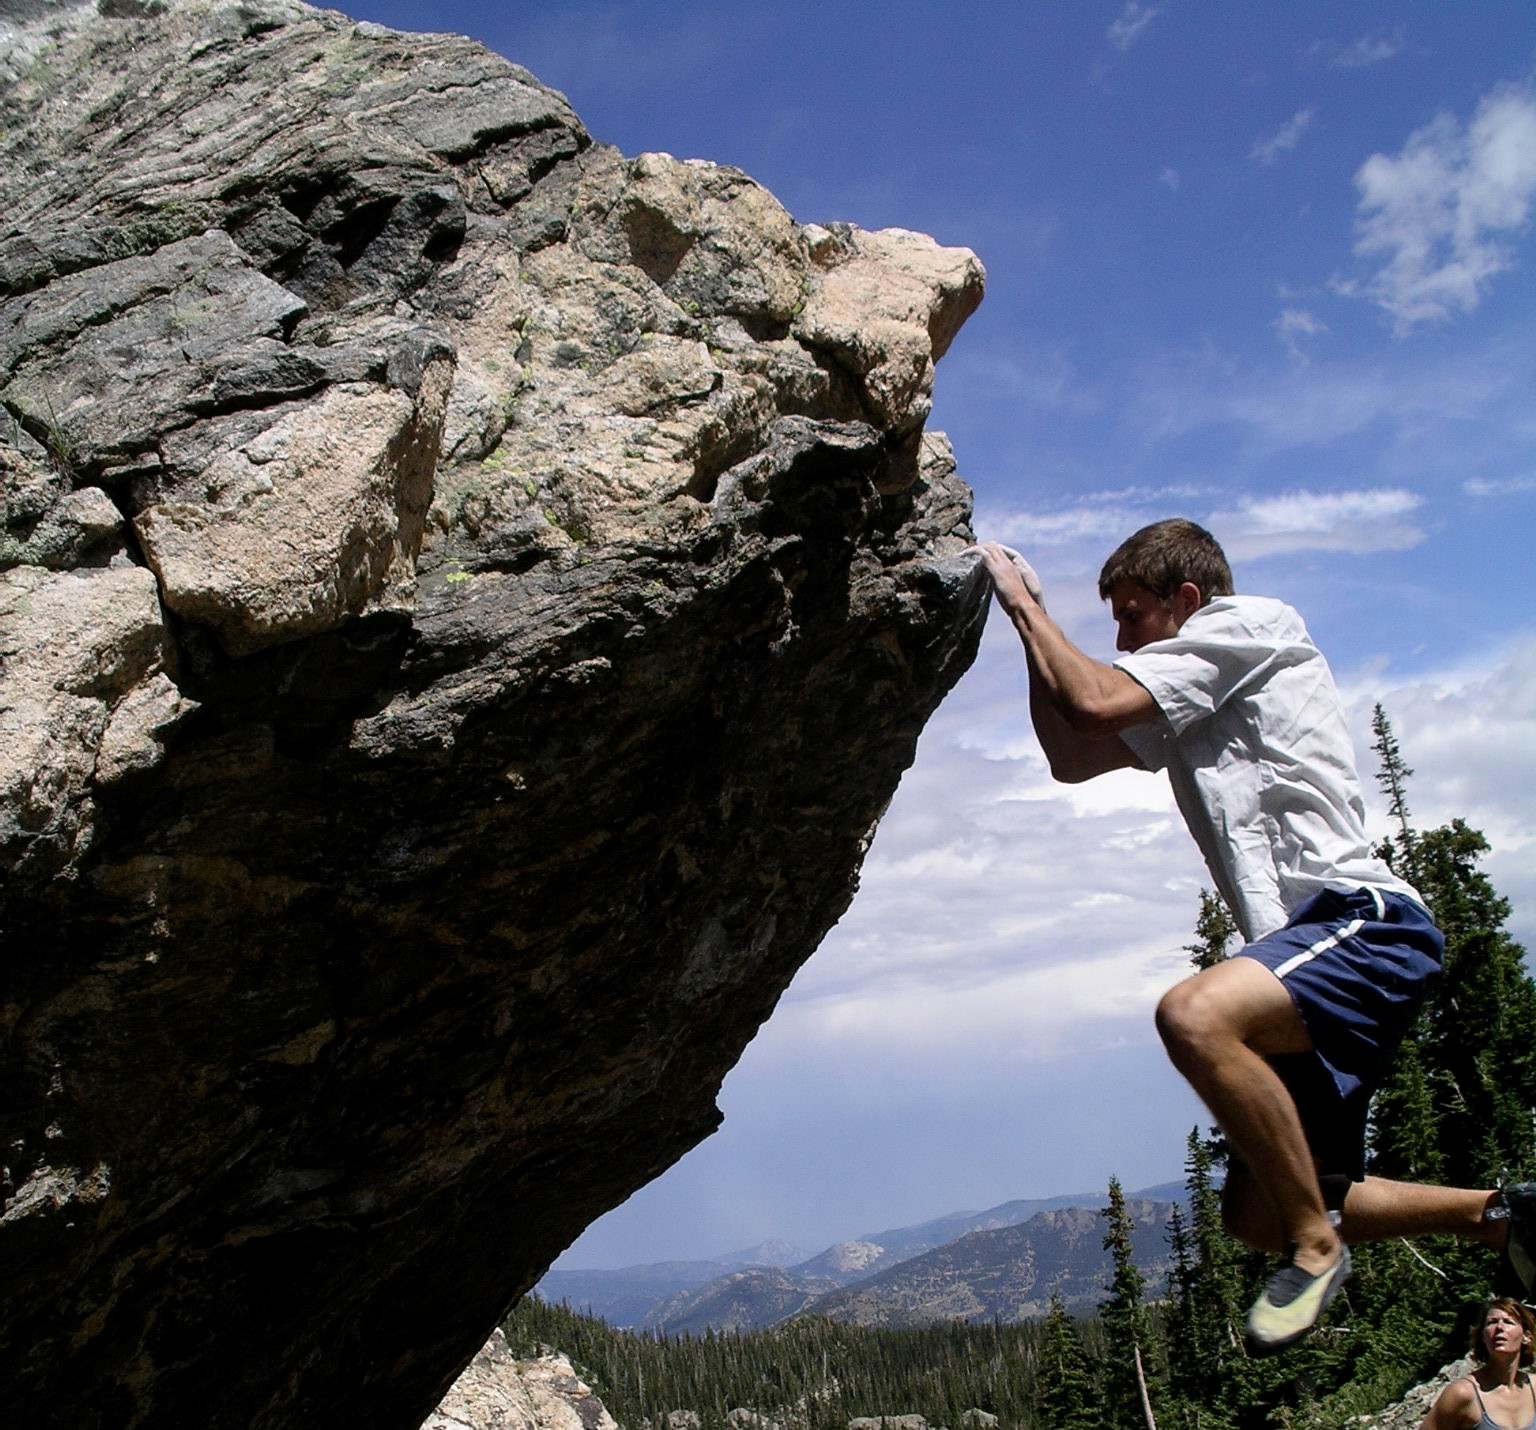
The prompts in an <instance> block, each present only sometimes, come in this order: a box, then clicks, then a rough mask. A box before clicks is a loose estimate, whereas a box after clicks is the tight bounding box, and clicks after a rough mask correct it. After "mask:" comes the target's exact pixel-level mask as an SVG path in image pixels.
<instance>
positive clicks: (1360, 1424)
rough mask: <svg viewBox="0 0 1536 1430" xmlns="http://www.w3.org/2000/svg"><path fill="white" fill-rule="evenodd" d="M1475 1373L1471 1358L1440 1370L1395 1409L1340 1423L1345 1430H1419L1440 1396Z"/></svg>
mask: <svg viewBox="0 0 1536 1430" xmlns="http://www.w3.org/2000/svg"><path fill="white" fill-rule="evenodd" d="M1475 1369H1476V1362H1475V1361H1473V1359H1472V1357H1471V1356H1463V1357H1462V1358H1461V1359H1460V1360H1458V1361H1452V1362H1451V1363H1450V1364H1449V1365H1446V1366H1441V1367H1440V1372H1439V1374H1438V1375H1436V1376H1435V1377H1434V1379H1433V1380H1426V1381H1425V1382H1424V1383H1423V1384H1422V1385H1416V1386H1414V1388H1413V1389H1412V1390H1410V1391H1409V1392H1408V1393H1407V1395H1405V1396H1404V1397H1403V1398H1402V1400H1400V1401H1399V1402H1398V1403H1397V1404H1396V1405H1393V1406H1391V1407H1389V1408H1388V1409H1386V1410H1380V1411H1377V1413H1376V1414H1374V1415H1356V1416H1353V1417H1351V1418H1350V1419H1349V1420H1346V1421H1345V1422H1344V1423H1345V1425H1346V1426H1347V1427H1349V1430H1419V1426H1421V1425H1422V1424H1423V1423H1424V1417H1425V1416H1426V1415H1428V1414H1429V1410H1430V1407H1431V1406H1432V1405H1433V1404H1434V1403H1435V1401H1436V1400H1438V1399H1439V1398H1440V1392H1441V1391H1442V1390H1444V1389H1445V1388H1446V1386H1448V1385H1449V1384H1450V1383H1451V1382H1452V1381H1453V1380H1460V1379H1461V1378H1462V1377H1463V1376H1465V1375H1470V1374H1471V1373H1472V1371H1473V1370H1475Z"/></svg>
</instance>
